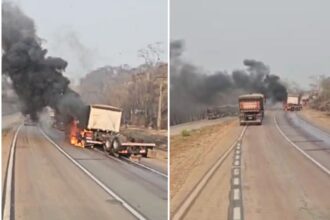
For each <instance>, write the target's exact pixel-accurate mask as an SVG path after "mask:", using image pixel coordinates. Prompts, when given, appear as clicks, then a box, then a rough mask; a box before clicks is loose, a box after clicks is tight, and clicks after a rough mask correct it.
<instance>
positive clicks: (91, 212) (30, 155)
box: [3, 126, 167, 219]
mask: <svg viewBox="0 0 330 220" xmlns="http://www.w3.org/2000/svg"><path fill="white" fill-rule="evenodd" d="M43 130H44V132H45V134H46V135H48V136H49V138H50V139H52V140H53V141H54V142H55V143H56V144H57V145H58V146H59V147H61V149H62V150H63V151H64V152H65V153H67V154H68V155H69V156H71V157H72V158H73V160H74V161H76V162H77V163H78V164H79V165H80V166H81V167H83V169H85V170H87V172H89V173H90V174H91V175H92V176H93V177H94V178H95V179H96V181H98V183H97V182H96V181H95V179H94V180H93V178H91V177H90V176H89V175H86V173H85V172H83V171H82V170H81V169H80V168H79V167H78V166H77V165H75V164H74V163H73V162H72V161H70V160H69V159H68V158H67V157H66V156H65V155H64V154H63V153H62V152H60V151H59V150H58V149H57V148H56V147H55V146H54V145H53V144H52V143H51V142H50V141H49V140H48V139H47V138H46V137H45V136H43V134H42V132H41V130H40V128H39V127H38V126H23V127H22V129H21V130H20V132H19V133H18V136H17V144H16V155H15V167H14V179H13V181H14V182H13V184H12V186H13V190H12V195H13V196H12V205H13V207H14V209H13V210H12V213H13V214H14V216H15V218H16V219H137V218H138V217H139V216H140V217H141V219H167V178H166V177H165V176H161V175H159V174H157V173H154V172H152V171H150V170H147V169H144V168H142V167H139V166H136V165H134V164H131V163H127V162H125V161H121V160H118V159H112V158H109V157H108V156H107V155H105V154H104V153H100V152H98V151H95V150H91V149H81V148H76V147H72V146H70V145H69V144H67V143H65V142H64V141H63V140H64V138H63V133H61V132H58V131H55V130H54V129H51V128H43ZM12 136H13V135H8V139H10V138H11V137H12ZM7 142H8V143H10V141H7ZM3 143H4V142H3ZM6 148H9V146H6ZM6 155H8V154H6ZM4 156H5V155H3V158H4ZM147 161H148V162H149V163H151V164H154V163H153V162H150V161H149V160H147ZM4 167H6V166H5V164H4ZM155 168H156V169H158V170H159V171H160V172H163V171H164V170H162V167H161V166H159V167H157V166H155ZM100 183H101V184H103V186H104V187H105V188H106V189H109V190H111V192H113V193H114V194H115V196H113V195H112V194H109V192H108V191H106V190H105V189H104V187H101V186H100ZM116 196H118V197H119V199H118V198H117V197H116ZM123 202H124V203H123ZM127 206H129V208H127ZM132 210H133V211H132ZM134 212H136V213H138V214H137V215H134ZM132 213H133V214H132Z"/></svg>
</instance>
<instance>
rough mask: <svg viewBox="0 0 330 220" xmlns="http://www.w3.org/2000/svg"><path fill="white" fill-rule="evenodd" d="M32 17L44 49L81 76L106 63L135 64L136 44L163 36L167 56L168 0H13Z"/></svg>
mask: <svg viewBox="0 0 330 220" xmlns="http://www.w3.org/2000/svg"><path fill="white" fill-rule="evenodd" d="M10 2H14V3H16V4H17V5H18V6H19V7H20V8H21V10H22V11H23V12H24V13H25V14H26V15H28V16H29V17H31V18H32V19H33V20H34V22H35V25H36V27H37V34H38V36H39V37H41V38H42V39H43V46H44V47H45V48H47V49H48V55H51V56H60V57H62V58H64V59H65V60H67V61H68V62H69V65H68V68H67V71H66V73H65V74H66V75H68V76H69V77H70V78H72V77H81V76H83V75H85V74H86V73H87V72H89V71H91V70H94V69H96V68H99V67H102V66H105V65H112V66H116V65H122V64H128V65H130V66H137V65H139V64H141V63H143V62H144V60H143V59H141V58H139V57H138V50H139V49H142V48H146V47H147V45H148V44H153V43H156V42H161V49H162V50H163V51H164V52H163V53H162V54H161V60H162V61H167V42H168V39H167V38H168V33H167V20H168V18H167V1H166V0H138V1H137V0H121V1H116V0H94V1H85V0H83V1H78V0H56V1H51V0H44V1H40V0H11V1H10Z"/></svg>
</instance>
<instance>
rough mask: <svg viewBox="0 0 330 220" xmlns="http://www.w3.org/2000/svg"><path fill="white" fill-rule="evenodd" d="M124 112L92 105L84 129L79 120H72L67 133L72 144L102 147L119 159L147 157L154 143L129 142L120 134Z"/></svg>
mask: <svg viewBox="0 0 330 220" xmlns="http://www.w3.org/2000/svg"><path fill="white" fill-rule="evenodd" d="M121 117H122V110H121V109H119V108H116V107H113V106H108V105H90V106H88V111H87V123H86V125H84V126H83V127H84V129H80V128H79V127H82V126H81V125H79V123H80V122H79V121H78V120H72V123H71V124H70V126H69V131H67V132H66V133H67V137H68V138H69V140H70V143H71V144H73V145H76V146H80V147H102V148H103V149H104V151H106V152H109V153H110V154H111V155H113V156H116V157H119V156H121V155H123V156H130V155H131V154H135V155H136V154H139V155H142V156H144V157H146V156H147V154H148V150H149V149H152V148H153V147H155V144H154V143H143V142H142V141H140V142H136V141H134V140H131V141H128V140H127V138H126V137H125V136H123V135H121V134H120V133H119V130H120V126H121Z"/></svg>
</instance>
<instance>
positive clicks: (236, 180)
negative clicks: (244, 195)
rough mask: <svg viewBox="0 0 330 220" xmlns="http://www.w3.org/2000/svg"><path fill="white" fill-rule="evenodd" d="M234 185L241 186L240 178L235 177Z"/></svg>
mask: <svg viewBox="0 0 330 220" xmlns="http://www.w3.org/2000/svg"><path fill="white" fill-rule="evenodd" d="M233 184H234V185H235V186H238V185H239V178H238V177H235V178H234V179H233Z"/></svg>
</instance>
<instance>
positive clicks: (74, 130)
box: [70, 120, 83, 147]
mask: <svg viewBox="0 0 330 220" xmlns="http://www.w3.org/2000/svg"><path fill="white" fill-rule="evenodd" d="M77 125H78V122H77V121H75V120H73V121H72V123H71V127H70V144H72V145H74V146H77V147H83V145H82V143H81V141H80V140H79V139H78V136H79V134H81V135H82V134H83V131H80V129H79V128H78V126H77Z"/></svg>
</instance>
